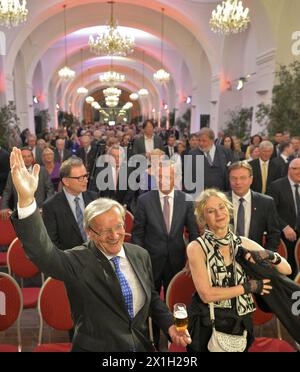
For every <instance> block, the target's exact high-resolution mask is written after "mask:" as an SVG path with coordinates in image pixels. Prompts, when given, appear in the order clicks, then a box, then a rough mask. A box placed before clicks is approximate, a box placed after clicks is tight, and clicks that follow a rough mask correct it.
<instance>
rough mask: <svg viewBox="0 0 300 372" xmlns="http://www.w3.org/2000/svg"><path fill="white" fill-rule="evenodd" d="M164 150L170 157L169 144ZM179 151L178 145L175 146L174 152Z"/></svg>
mask: <svg viewBox="0 0 300 372" xmlns="http://www.w3.org/2000/svg"><path fill="white" fill-rule="evenodd" d="M164 152H165V153H166V155H168V157H169V158H170V157H171V156H170V152H169V146H165V147H164ZM176 152H177V146H174V152H173V154H175V153H176Z"/></svg>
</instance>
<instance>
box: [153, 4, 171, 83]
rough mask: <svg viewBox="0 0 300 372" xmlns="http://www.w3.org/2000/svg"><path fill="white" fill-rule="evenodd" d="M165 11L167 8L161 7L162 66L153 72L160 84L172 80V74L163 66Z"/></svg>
mask: <svg viewBox="0 0 300 372" xmlns="http://www.w3.org/2000/svg"><path fill="white" fill-rule="evenodd" d="M164 13H165V8H161V14H162V16H161V48H160V50H161V57H160V62H161V68H160V69H159V70H158V71H156V72H155V73H154V74H153V78H154V80H155V81H156V82H157V83H159V84H164V83H168V82H169V81H170V74H169V73H168V72H167V71H165V70H164V69H163V68H162V66H163V59H164Z"/></svg>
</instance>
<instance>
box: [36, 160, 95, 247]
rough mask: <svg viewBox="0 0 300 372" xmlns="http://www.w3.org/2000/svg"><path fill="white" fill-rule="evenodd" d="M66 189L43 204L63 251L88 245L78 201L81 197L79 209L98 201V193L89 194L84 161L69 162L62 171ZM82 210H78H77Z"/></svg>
mask: <svg viewBox="0 0 300 372" xmlns="http://www.w3.org/2000/svg"><path fill="white" fill-rule="evenodd" d="M60 178H61V180H62V184H63V190H62V191H61V192H58V193H56V194H55V195H54V196H52V197H51V198H50V199H48V200H47V201H46V202H45V203H44V204H43V220H44V224H45V226H46V229H47V232H48V235H49V237H50V239H51V240H52V242H53V244H55V246H56V247H57V248H59V249H61V250H66V249H71V248H73V247H76V246H79V245H82V244H83V243H85V242H86V238H87V237H86V235H85V234H83V232H82V231H81V230H83V226H82V227H81V226H80V218H79V221H78V216H77V213H78V212H77V213H76V207H77V204H76V202H75V198H79V200H78V203H79V208H81V211H82V213H83V211H84V209H85V207H86V206H87V205H89V204H90V203H91V202H92V201H93V200H95V199H97V194H96V193H95V192H92V191H87V184H88V178H87V171H86V168H85V166H84V165H83V162H82V160H81V159H80V158H76V157H72V158H69V159H68V160H66V161H65V162H64V163H63V164H62V166H61V168H60ZM77 208H78V207H77Z"/></svg>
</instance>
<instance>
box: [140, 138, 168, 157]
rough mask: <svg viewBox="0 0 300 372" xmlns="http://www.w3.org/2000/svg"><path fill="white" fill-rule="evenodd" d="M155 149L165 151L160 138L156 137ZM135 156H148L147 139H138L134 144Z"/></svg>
mask: <svg viewBox="0 0 300 372" xmlns="http://www.w3.org/2000/svg"><path fill="white" fill-rule="evenodd" d="M154 149H160V150H162V151H163V150H164V147H163V142H162V139H161V138H160V137H159V136H154ZM133 153H134V154H143V155H144V154H146V147H145V137H144V136H142V137H140V138H136V139H135V140H134V143H133Z"/></svg>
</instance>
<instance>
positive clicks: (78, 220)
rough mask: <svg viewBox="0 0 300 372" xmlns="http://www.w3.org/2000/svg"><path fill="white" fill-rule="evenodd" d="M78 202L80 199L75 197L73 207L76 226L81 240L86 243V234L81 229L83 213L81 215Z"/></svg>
mask: <svg viewBox="0 0 300 372" xmlns="http://www.w3.org/2000/svg"><path fill="white" fill-rule="evenodd" d="M79 200H80V199H79V198H78V197H76V198H75V199H74V202H75V205H76V218H77V224H78V227H79V230H80V233H81V236H82V239H83V241H84V242H86V241H87V236H86V233H85V231H84V228H83V213H82V210H81V208H80V205H79Z"/></svg>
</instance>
